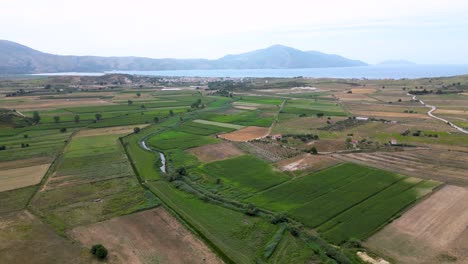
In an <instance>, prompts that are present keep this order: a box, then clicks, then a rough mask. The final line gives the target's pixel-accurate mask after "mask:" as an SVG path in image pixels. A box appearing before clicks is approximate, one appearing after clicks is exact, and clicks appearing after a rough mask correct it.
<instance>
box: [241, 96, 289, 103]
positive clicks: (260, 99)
mask: <svg viewBox="0 0 468 264" xmlns="http://www.w3.org/2000/svg"><path fill="white" fill-rule="evenodd" d="M238 102H241V103H252V104H268V105H278V106H279V105H280V104H281V103H282V102H283V99H281V98H277V97H266V96H244V95H243V96H242V97H240V99H239V101H238Z"/></svg>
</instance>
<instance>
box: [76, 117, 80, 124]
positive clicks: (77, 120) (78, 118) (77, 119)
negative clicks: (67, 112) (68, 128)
mask: <svg viewBox="0 0 468 264" xmlns="http://www.w3.org/2000/svg"><path fill="white" fill-rule="evenodd" d="M79 122H80V116H79V115H75V123H79Z"/></svg>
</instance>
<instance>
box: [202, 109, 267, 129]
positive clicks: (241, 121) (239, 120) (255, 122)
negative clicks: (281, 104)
mask: <svg viewBox="0 0 468 264" xmlns="http://www.w3.org/2000/svg"><path fill="white" fill-rule="evenodd" d="M200 119H206V120H208V121H214V122H221V123H233V124H237V125H242V126H261V127H268V126H270V125H271V122H272V121H273V114H272V113H269V114H268V113H266V112H263V111H260V110H252V111H238V112H236V113H232V114H231V113H230V114H215V113H207V114H205V115H202V116H201V117H200Z"/></svg>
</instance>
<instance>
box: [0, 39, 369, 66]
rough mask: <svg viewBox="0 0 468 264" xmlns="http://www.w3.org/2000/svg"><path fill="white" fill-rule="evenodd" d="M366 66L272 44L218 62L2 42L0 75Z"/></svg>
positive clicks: (320, 53) (341, 58)
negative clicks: (47, 49) (61, 51)
mask: <svg viewBox="0 0 468 264" xmlns="http://www.w3.org/2000/svg"><path fill="white" fill-rule="evenodd" d="M365 65H367V64H366V63H364V62H362V61H358V60H351V59H347V58H345V57H342V56H339V55H334V54H326V53H322V52H318V51H301V50H298V49H295V48H291V47H287V46H283V45H273V46H271V47H268V48H265V49H260V50H255V51H251V52H247V53H242V54H236V55H227V56H224V57H222V58H219V59H215V60H208V59H152V58H144V57H99V56H68V55H54V54H49V53H44V52H41V51H38V50H34V49H32V48H30V47H27V46H24V45H21V44H18V43H15V42H12V41H8V40H0V74H30V73H55V72H104V71H151V70H153V71H156V70H194V69H290V68H328V67H353V66H365Z"/></svg>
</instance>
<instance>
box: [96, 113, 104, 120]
mask: <svg viewBox="0 0 468 264" xmlns="http://www.w3.org/2000/svg"><path fill="white" fill-rule="evenodd" d="M94 116H95V117H96V120H98V121H99V120H101V118H102V115H101V114H100V113H96V114H95V115H94Z"/></svg>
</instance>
